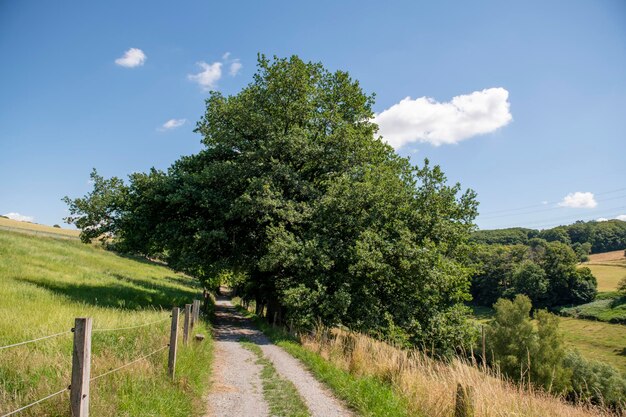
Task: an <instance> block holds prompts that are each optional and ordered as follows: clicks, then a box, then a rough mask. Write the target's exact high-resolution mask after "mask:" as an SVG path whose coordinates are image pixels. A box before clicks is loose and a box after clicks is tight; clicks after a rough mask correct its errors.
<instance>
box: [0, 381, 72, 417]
mask: <svg viewBox="0 0 626 417" xmlns="http://www.w3.org/2000/svg"><path fill="white" fill-rule="evenodd" d="M69 390H70V387H67V388H63V389H62V390H61V391H57V392H55V393H54V394H50V395H48V396H46V397H43V398H41V399H39V400H37V401H34V402H32V403H30V404H28V405H25V406H23V407H20V408H18V409H17V410H13V411H11V412H10V413H8V414H3V415H2V416H0V417H8V416H12V415H13V414H17V413H19V412H20V411H24V410H26V409H27V408H30V407H32V406H33V405H37V404H39V403H41V402H44V401H46V400H47V399H50V398H52V397H55V396H57V395H59V394H63V393H64V392H66V391H69Z"/></svg>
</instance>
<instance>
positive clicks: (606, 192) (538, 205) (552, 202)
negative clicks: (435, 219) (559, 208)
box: [484, 188, 626, 215]
mask: <svg viewBox="0 0 626 417" xmlns="http://www.w3.org/2000/svg"><path fill="white" fill-rule="evenodd" d="M620 191H626V188H617V189H615V190H610V191H603V192H601V193H595V194H594V196H598V195H606V194H613V193H617V192H620ZM605 201H606V200H605ZM558 203H559V202H558V201H548V202H546V203H539V204H533V205H529V206H523V207H516V208H510V209H502V210H494V211H488V212H486V213H484V214H486V215H491V214H497V213H507V212H511V211H518V210H527V209H531V208H535V207H543V206H546V205H550V204H558Z"/></svg>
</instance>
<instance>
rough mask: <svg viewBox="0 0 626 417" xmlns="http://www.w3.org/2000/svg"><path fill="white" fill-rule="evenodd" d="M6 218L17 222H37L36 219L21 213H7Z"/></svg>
mask: <svg viewBox="0 0 626 417" xmlns="http://www.w3.org/2000/svg"><path fill="white" fill-rule="evenodd" d="M4 216H5V217H8V218H9V219H13V220H17V221H18V222H34V221H35V218H34V217H32V216H24V215H23V214H20V213H7V214H5V215H4Z"/></svg>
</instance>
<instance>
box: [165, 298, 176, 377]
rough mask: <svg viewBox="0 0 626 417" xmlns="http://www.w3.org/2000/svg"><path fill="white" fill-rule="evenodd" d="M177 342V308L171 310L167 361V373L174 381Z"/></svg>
mask: <svg viewBox="0 0 626 417" xmlns="http://www.w3.org/2000/svg"><path fill="white" fill-rule="evenodd" d="M177 342H178V307H174V308H173V309H172V327H171V329H170V354H169V357H168V360H167V371H168V373H169V375H170V378H172V379H174V374H175V372H176V348H177V347H178V346H177Z"/></svg>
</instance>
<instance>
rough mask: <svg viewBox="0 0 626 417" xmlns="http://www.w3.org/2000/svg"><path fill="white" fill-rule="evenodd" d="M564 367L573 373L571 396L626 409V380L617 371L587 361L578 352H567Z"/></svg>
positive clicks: (596, 362)
mask: <svg viewBox="0 0 626 417" xmlns="http://www.w3.org/2000/svg"><path fill="white" fill-rule="evenodd" d="M563 365H564V366H565V367H566V368H567V369H569V370H570V372H571V392H570V396H572V397H574V398H575V399H576V400H578V401H582V402H593V403H596V404H603V405H609V406H612V407H615V408H617V409H624V407H626V378H624V377H623V376H621V374H620V373H619V371H618V370H617V369H615V368H614V367H612V366H611V365H609V364H606V363H604V362H600V361H595V360H588V359H585V358H584V357H582V356H581V355H580V354H579V353H578V352H576V351H568V352H567V354H566V355H565V358H564V360H563Z"/></svg>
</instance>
